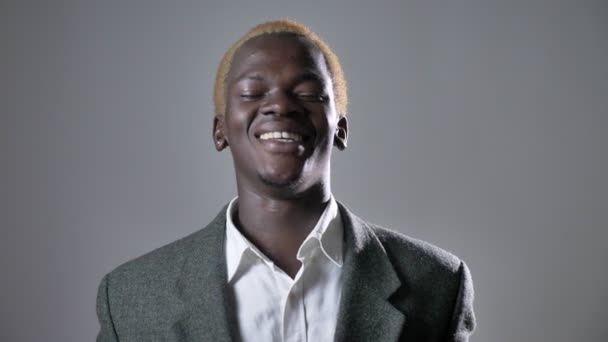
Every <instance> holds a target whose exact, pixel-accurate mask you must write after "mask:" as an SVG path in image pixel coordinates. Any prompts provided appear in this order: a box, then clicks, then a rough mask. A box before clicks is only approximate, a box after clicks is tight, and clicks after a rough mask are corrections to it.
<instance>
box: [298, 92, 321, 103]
mask: <svg viewBox="0 0 608 342" xmlns="http://www.w3.org/2000/svg"><path fill="white" fill-rule="evenodd" d="M296 96H297V97H298V98H299V99H302V100H304V101H309V102H325V101H326V99H327V96H325V95H323V94H318V93H297V94H296Z"/></svg>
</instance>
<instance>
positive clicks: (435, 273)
mask: <svg viewBox="0 0 608 342" xmlns="http://www.w3.org/2000/svg"><path fill="white" fill-rule="evenodd" d="M340 207H341V209H342V211H341V213H342V217H343V220H344V222H345V223H346V224H347V225H350V226H352V227H353V229H355V230H358V231H359V232H361V234H362V235H361V236H365V239H367V240H375V241H377V243H378V244H379V245H380V246H381V248H382V249H383V252H384V254H385V255H386V257H387V258H388V260H389V261H390V263H391V264H392V266H393V268H394V269H395V271H396V272H397V275H398V276H399V277H400V279H401V280H402V281H405V282H407V283H409V284H410V285H411V286H417V285H420V286H427V285H428V284H431V285H433V286H440V287H441V286H442V287H443V288H445V287H446V286H447V287H448V288H451V290H453V289H454V288H455V287H458V284H459V283H460V280H461V277H462V274H463V273H464V272H467V271H468V270H466V265H465V264H464V262H463V261H462V260H461V259H460V258H458V257H457V256H456V255H454V254H453V253H451V252H448V251H446V250H445V249H442V248H440V247H438V246H436V245H434V244H431V243H429V242H425V241H422V240H419V239H416V238H413V237H410V236H407V235H405V234H402V233H400V232H398V231H396V230H394V229H389V228H386V227H382V226H380V225H378V224H375V223H372V222H369V221H366V220H363V219H361V218H359V217H358V216H356V215H355V214H353V213H352V212H351V211H350V210H349V209H348V208H347V207H345V206H344V205H343V204H341V203H340ZM435 284H436V285H435ZM448 284H449V285H448Z"/></svg>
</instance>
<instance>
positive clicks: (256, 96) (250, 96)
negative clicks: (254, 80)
mask: <svg viewBox="0 0 608 342" xmlns="http://www.w3.org/2000/svg"><path fill="white" fill-rule="evenodd" d="M239 96H240V98H241V99H243V100H245V101H251V100H257V99H259V98H262V97H263V96H264V94H263V93H258V92H255V93H252V92H244V93H241V94H240V95H239Z"/></svg>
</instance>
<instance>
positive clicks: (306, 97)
mask: <svg viewBox="0 0 608 342" xmlns="http://www.w3.org/2000/svg"><path fill="white" fill-rule="evenodd" d="M332 89H333V86H332V81H331V77H330V74H329V71H328V70H327V67H326V63H325V60H324V58H323V55H322V53H321V52H320V51H319V49H318V48H317V47H316V46H315V45H314V44H312V43H311V42H310V41H308V40H307V39H306V38H304V37H301V36H298V35H295V34H290V33H273V34H264V35H261V36H258V37H255V38H252V39H251V40H249V41H248V42H247V43H245V44H244V45H243V46H242V47H241V48H240V49H239V50H238V51H237V52H236V54H235V56H234V58H233V60H232V67H231V69H230V72H229V74H228V77H227V79H226V89H225V96H226V113H225V114H224V116H223V117H216V118H215V121H214V140H215V141H216V147H217V148H218V150H220V149H222V148H223V147H224V146H225V145H228V146H230V150H231V152H232V157H233V160H234V165H235V169H236V174H237V183H238V185H239V189H240V190H241V189H243V187H246V189H248V190H251V191H256V192H259V191H263V192H264V191H268V190H270V191H271V192H275V193H276V192H277V191H279V192H280V193H282V194H290V195H294V194H297V193H300V192H303V191H307V190H309V189H311V188H314V187H327V188H328V187H329V173H330V157H331V148H332V146H333V145H334V144H335V145H337V146H338V147H340V148H343V147H344V146H345V144H346V133H347V125H346V118H344V117H339V116H338V115H337V114H336V109H335V103H334V94H333V90H332ZM286 191H287V193H285V192H286Z"/></svg>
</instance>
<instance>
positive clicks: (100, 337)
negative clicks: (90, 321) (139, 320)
mask: <svg viewBox="0 0 608 342" xmlns="http://www.w3.org/2000/svg"><path fill="white" fill-rule="evenodd" d="M108 276H109V275H106V276H105V277H103V279H102V280H101V284H99V290H98V291H97V318H98V320H99V325H100V330H99V333H98V334H97V342H118V336H116V330H115V329H114V322H113V321H112V314H111V313H110V304H109V300H108Z"/></svg>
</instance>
